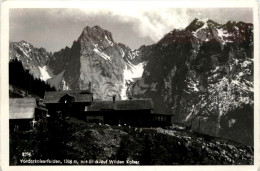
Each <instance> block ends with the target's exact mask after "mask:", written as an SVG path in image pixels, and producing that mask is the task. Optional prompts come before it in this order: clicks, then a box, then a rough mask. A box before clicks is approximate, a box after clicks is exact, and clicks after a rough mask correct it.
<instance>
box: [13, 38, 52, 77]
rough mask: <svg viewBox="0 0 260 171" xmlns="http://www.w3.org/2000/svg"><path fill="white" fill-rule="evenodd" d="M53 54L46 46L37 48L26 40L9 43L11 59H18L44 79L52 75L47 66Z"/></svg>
mask: <svg viewBox="0 0 260 171" xmlns="http://www.w3.org/2000/svg"><path fill="white" fill-rule="evenodd" d="M51 56H52V55H51V54H50V53H48V52H47V51H46V50H45V49H44V48H35V47H33V46H32V45H31V44H29V43H27V42H25V41H20V42H10V43H9V58H10V60H12V59H18V60H19V61H21V62H22V64H23V67H24V68H25V69H28V70H29V71H30V73H31V74H32V75H33V76H34V77H36V78H41V79H42V80H44V81H46V80H47V79H49V78H50V77H51V76H52V72H51V71H50V70H49V68H48V67H47V62H48V60H49V59H50V58H51Z"/></svg>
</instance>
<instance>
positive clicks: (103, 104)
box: [89, 99, 154, 111]
mask: <svg viewBox="0 0 260 171" xmlns="http://www.w3.org/2000/svg"><path fill="white" fill-rule="evenodd" d="M153 108H154V107H153V103H152V100H150V99H142V100H139V99H138V100H122V101H115V102H113V101H95V102H93V103H92V104H91V107H90V109H89V111H102V110H149V109H150V110H151V109H153Z"/></svg>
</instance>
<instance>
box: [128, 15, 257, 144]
mask: <svg viewBox="0 0 260 171" xmlns="http://www.w3.org/2000/svg"><path fill="white" fill-rule="evenodd" d="M143 56H145V54H143ZM130 94H132V96H134V97H136V98H143V97H146V98H147V97H148V98H152V99H153V102H154V105H155V109H156V112H158V113H174V115H175V121H176V122H184V123H189V124H190V123H192V127H193V130H196V131H198V130H199V129H200V130H199V131H200V132H203V133H207V134H210V135H215V136H220V135H221V136H224V135H223V132H225V131H226V129H230V130H231V129H232V126H233V125H234V126H235V125H236V122H239V121H238V120H237V118H229V119H228V120H226V121H223V119H222V118H224V116H226V115H228V113H230V112H232V111H234V110H236V109H239V108H240V109H241V110H243V108H244V107H246V106H250V107H251V108H253V25H252V24H246V23H242V22H228V23H226V24H224V25H220V24H217V23H215V22H213V21H211V20H208V21H206V22H205V21H200V20H197V19H196V20H194V21H193V22H192V23H191V24H190V25H189V26H188V27H187V28H186V29H184V30H173V31H172V32H170V33H168V34H167V35H165V36H164V38H162V39H161V40H160V41H159V42H158V43H157V44H155V45H153V46H151V49H150V50H149V60H148V62H147V64H146V66H145V67H144V73H143V76H142V78H141V79H139V80H137V81H136V82H135V83H134V84H133V85H132V86H131V89H130ZM249 115H251V116H252V115H253V113H250V114H249ZM251 116H248V117H250V118H252V117H251ZM224 122H227V123H230V124H229V127H228V128H227V127H226V128H225V129H224V128H223V129H224V130H223V129H222V127H221V124H220V123H224ZM245 124H247V125H253V120H252V119H251V120H250V122H249V123H245ZM199 127H200V128H199ZM236 131H237V130H236ZM247 131H248V132H252V129H251V127H250V126H249V127H248V130H247ZM244 132H246V131H244ZM245 135H246V133H245ZM251 135H252V134H251ZM245 137H246V138H249V139H250V140H251V144H250V143H248V144H250V145H252V142H253V139H252V136H250V137H248V136H245ZM246 138H245V139H246ZM240 140H241V139H240ZM242 141H243V140H242ZM247 142H248V141H247Z"/></svg>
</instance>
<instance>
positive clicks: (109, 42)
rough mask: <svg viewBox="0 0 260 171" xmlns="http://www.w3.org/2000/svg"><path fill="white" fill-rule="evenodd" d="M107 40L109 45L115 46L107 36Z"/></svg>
mask: <svg viewBox="0 0 260 171" xmlns="http://www.w3.org/2000/svg"><path fill="white" fill-rule="evenodd" d="M105 39H106V40H107V42H108V44H109V45H110V46H114V43H113V42H112V41H110V40H109V39H108V38H107V36H106V35H105Z"/></svg>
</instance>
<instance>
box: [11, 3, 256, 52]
mask: <svg viewBox="0 0 260 171" xmlns="http://www.w3.org/2000/svg"><path fill="white" fill-rule="evenodd" d="M252 14H253V12H252V9H250V8H239V9H238V8H193V9H192V8H155V7H149V8H148V7H142V6H139V7H135V6H129V7H128V6H127V7H121V6H115V7H113V6H109V7H100V8H90V7H89V8H79V9H76V8H66V9H65V8H37V9H29V8H25V9H19V8H16V9H11V10H10V27H9V28H10V35H9V37H10V40H11V41H20V40H25V41H28V42H30V43H32V44H33V45H35V46H36V47H44V48H46V49H47V50H48V51H52V52H55V51H58V50H60V49H61V48H64V47H65V46H71V44H72V42H73V41H74V40H76V39H77V38H78V37H79V35H80V33H81V32H82V30H83V28H84V27H85V26H86V24H87V25H89V26H94V25H99V26H101V27H102V28H104V29H106V30H108V31H110V32H112V34H113V38H114V40H115V41H116V42H118V43H119V42H120V43H124V44H126V45H128V46H129V47H131V48H132V49H136V48H139V47H140V46H141V45H144V44H145V45H149V44H153V43H155V42H157V41H158V40H160V39H161V38H162V37H163V36H164V35H165V34H167V33H168V32H170V31H172V30H173V29H182V28H185V27H186V26H188V25H189V23H190V22H191V21H192V20H193V19H194V18H199V19H202V20H203V19H206V18H209V19H212V20H214V21H216V22H218V23H221V24H223V23H226V22H227V21H229V20H235V21H244V22H252V20H253V19H252V18H253V15H252Z"/></svg>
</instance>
